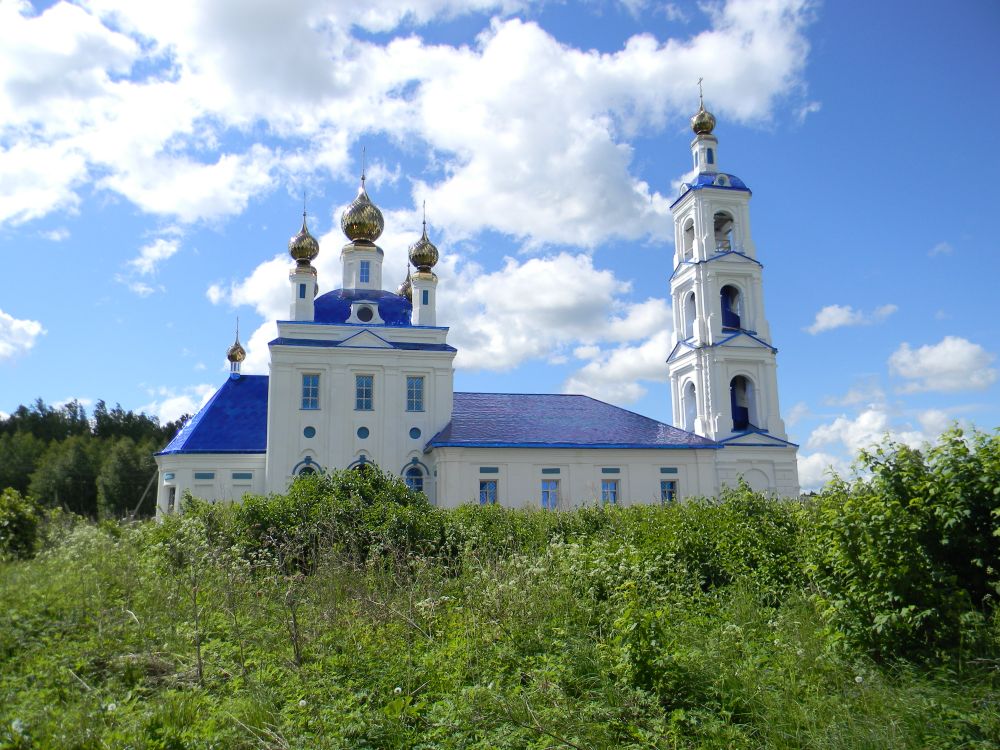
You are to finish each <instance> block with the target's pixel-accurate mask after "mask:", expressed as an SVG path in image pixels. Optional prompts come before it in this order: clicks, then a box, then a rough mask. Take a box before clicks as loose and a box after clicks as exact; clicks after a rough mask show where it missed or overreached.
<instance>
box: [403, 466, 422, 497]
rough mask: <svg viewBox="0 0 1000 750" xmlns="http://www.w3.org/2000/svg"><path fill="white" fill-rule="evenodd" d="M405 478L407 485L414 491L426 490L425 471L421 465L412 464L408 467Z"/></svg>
mask: <svg viewBox="0 0 1000 750" xmlns="http://www.w3.org/2000/svg"><path fill="white" fill-rule="evenodd" d="M404 479H405V480H406V486H407V487H409V488H410V489H411V490H413V491H414V492H423V491H424V472H423V471H422V470H421V468H420V467H419V466H411V467H410V468H409V469H407V470H406V475H405V477H404Z"/></svg>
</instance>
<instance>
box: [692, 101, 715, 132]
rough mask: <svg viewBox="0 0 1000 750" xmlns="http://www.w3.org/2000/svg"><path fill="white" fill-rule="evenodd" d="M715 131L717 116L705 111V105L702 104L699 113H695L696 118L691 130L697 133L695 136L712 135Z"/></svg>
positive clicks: (693, 118) (693, 120) (693, 119)
mask: <svg viewBox="0 0 1000 750" xmlns="http://www.w3.org/2000/svg"><path fill="white" fill-rule="evenodd" d="M714 129H715V115H713V114H712V113H711V112H709V111H708V110H707V109H705V103H704V102H702V103H701V105H700V106H699V107H698V111H697V112H695V113H694V117H692V118H691V130H693V131H694V132H695V135H711V134H712V131H713V130H714Z"/></svg>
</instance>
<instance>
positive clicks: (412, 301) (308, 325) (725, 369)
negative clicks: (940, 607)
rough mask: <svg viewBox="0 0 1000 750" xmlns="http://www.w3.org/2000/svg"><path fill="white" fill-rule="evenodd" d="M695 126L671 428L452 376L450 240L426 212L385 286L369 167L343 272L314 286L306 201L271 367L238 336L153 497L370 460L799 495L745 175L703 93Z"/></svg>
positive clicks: (601, 406) (388, 467)
mask: <svg viewBox="0 0 1000 750" xmlns="http://www.w3.org/2000/svg"><path fill="white" fill-rule="evenodd" d="M691 125H692V129H693V130H694V133H695V137H694V140H693V141H692V143H691V151H692V156H693V159H694V168H695V170H696V172H697V175H696V177H695V178H694V179H693V180H692V181H691V182H690V183H686V184H685V185H684V186H683V187H682V190H681V195H680V197H678V198H677V200H676V201H674V203H673V204H672V205H671V212H672V214H673V218H674V236H675V247H676V252H675V254H674V271H673V274H672V276H671V278H670V293H671V297H672V300H673V319H674V324H675V331H674V341H673V349H672V351H671V352H670V355H669V357H668V358H667V361H666V362H665V363H664V367H666V368H667V371H668V373H669V379H670V394H671V401H672V406H673V414H674V422H675V424H676V426H671V425H667V424H663V423H662V422H658V421H656V420H654V419H650V418H648V417H644V416H641V415H639V414H636V413H634V412H631V411H627V410H625V409H621V408H619V407H616V406H612V405H610V404H606V403H603V402H601V401H597V400H595V399H592V398H590V397H587V396H578V395H563V394H515V393H463V392H458V393H456V392H455V390H454V367H453V362H454V359H455V353H456V349H455V348H454V347H453V346H451V345H449V344H448V328H447V326H442V325H439V321H438V318H437V314H436V306H437V288H438V277H437V275H436V274H435V273H434V270H433V269H434V266H435V264H436V263H437V260H438V250H437V248H436V247H435V246H434V244H433V243H432V242H431V241H430V239H429V238H428V236H427V227H426V223H425V224H424V232H423V235H422V236H421V237H420V239H419V240H418V241H417V242H416V243H415V244H414V245H412V246H411V247H410V249H409V257H410V262H411V263H412V264H413V266H414V267H415V269H416V270H415V271H413V272H411V273H410V274H409V277H408V278H407V279H406V281H404V282H403V284H402V285H401V286H400V287H399V289H398V290H397V291H396V292H395V293H393V292H389V291H385V290H384V289H383V285H382V260H383V252H382V249H381V248H379V246H378V245H377V244H375V243H376V241H377V240H378V238H379V236H380V234H381V233H382V229H383V218H382V213H381V212H380V211H379V209H378V207H376V206H375V205H374V204H373V203H372V202H371V200H370V199H369V197H368V194H367V192H366V190H365V182H364V176H362V179H361V187H360V189H359V190H358V196H357V198H356V199H355V200H354V201H353V202H352V203H351V204H350V206H349V207H348V208H347V209H346V211H345V212H344V214H343V216H342V217H341V228H342V229H343V231H344V234H345V235H346V236H347V240H348V242H347V244H346V245H344V246H343V248H342V249H341V251H340V257H341V261H342V266H343V288H341V289H336V290H334V291H331V292H327V293H325V294H321V295H317V279H316V269H315V268H314V267H313V265H312V261H313V260H314V259H315V258H316V256H317V254H318V253H319V251H320V248H319V243H318V242H317V241H316V239H315V238H314V237H313V236H312V235H311V234H310V233H309V230H308V228H307V226H306V221H305V216H303V222H302V229H301V231H300V232H299V233H298V234H297V235H295V236H294V237H293V238H292V239H291V240H290V241H289V245H288V247H289V252H290V254H291V256H292V258H293V260H294V261H295V265H294V266H293V267H292V269H291V271H290V272H289V298H290V308H289V317H288V319H287V320H279V321H278V336H277V338H275V339H274V340H273V341H271V342H270V343H269V349H270V374H269V375H243V374H241V372H240V363H241V362H242V361H243V359H244V357H245V356H246V353H245V351H244V350H243V347H242V346H241V345H240V343H239V337H237V341H236V343H234V344H233V346H232V347H230V349H229V355H228V356H229V361H230V363H231V373H230V376H229V378H228V379H227V381H226V382H225V383H224V384H223V385H222V387H221V388H219V390H218V391H217V392H216V393H215V394H214V395H213V396H212V398H211V399H210V400H209V401H208V402H207V403H206V404H205V406H204V407H202V409H201V410H200V411H199V412H198V413H197V414H196V415H195V416H194V417H193V418H192V419H191V420H190V421H189V422H188V423H187V424H186V425H185V426H184V428H183V429H182V430H181V431H180V432H179V433H178V434H177V436H176V437H175V438H174V439H173V440H172V441H171V442H170V443H169V444H168V445H167V446H166V447H165V448H164V449H163V450H162V451H161V452H160V453H158V454H157V455H156V462H157V465H158V467H159V477H158V492H157V505H158V512H159V513H172V512H176V511H177V510H178V509H179V500H180V498H181V496H182V494H183V493H184V491H186V490H189V491H190V492H191V493H192V494H193V495H194V496H196V497H201V498H205V499H208V500H238V499H239V498H241V497H242V496H243V494H244V493H247V492H252V493H267V492H284V491H285V490H286V489H287V487H288V484H289V482H290V481H291V480H292V479H293V478H294V477H296V476H297V475H300V474H304V473H312V472H320V471H326V470H330V469H346V468H351V467H356V466H360V465H363V464H367V463H372V464H377V465H378V466H379V467H381V468H382V469H383V470H385V471H388V472H392V473H395V474H398V475H399V476H401V477H402V478H403V479H404V480H405V481H406V482H407V483H408V484H409V485H410V486H411V487H414V488H415V489H418V490H422V491H423V492H424V493H425V494H426V495H427V497H428V498H429V499H430V501H431V502H433V503H436V504H438V505H441V506H445V507H453V506H457V505H460V504H462V503H468V502H479V503H500V504H502V505H504V506H509V507H528V506H533V507H540V508H548V509H555V508H571V507H574V506H577V505H582V504H585V503H594V502H603V503H617V504H622V505H627V504H637V503H660V502H671V501H676V500H679V499H681V498H684V497H694V496H704V497H711V496H714V495H717V494H718V493H719V491H720V490H721V489H722V488H723V487H724V486H727V485H728V486H735V485H736V484H737V483H738V481H739V480H740V478H743V479H744V480H745V481H746V482H748V483H749V484H750V485H751V486H752V487H754V488H756V489H760V490H764V491H769V492H773V493H776V494H778V495H781V496H789V497H791V496H797V495H798V493H799V484H798V471H797V467H796V450H797V446H796V445H795V444H793V443H790V442H788V440H787V435H786V434H785V427H784V423H783V421H782V419H781V412H780V409H779V407H778V384H777V372H776V359H775V355H776V353H777V350H776V349H775V348H774V345H773V343H772V341H771V336H770V329H769V327H768V323H767V320H766V318H765V315H764V293H763V284H762V266H761V263H760V262H759V261H758V260H757V250H756V247H755V246H754V242H753V238H752V236H751V233H750V210H749V204H750V190H749V188H747V186H746V185H745V184H744V183H743V181H742V180H740V179H739V178H738V177H736V176H734V175H732V174H727V173H725V172H722V171H721V170H720V168H719V150H718V140H717V139H716V137H715V136H714V135H713V134H712V131H713V130H714V127H715V118H714V117H713V116H712V114H711V113H709V112H707V111H706V110H705V108H704V105H702V106H701V107H700V108H699V110H698V112H697V113H696V114H695V116H694V117H693V118H692V119H691ZM445 283H447V280H446V281H445Z"/></svg>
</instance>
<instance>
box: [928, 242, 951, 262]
mask: <svg viewBox="0 0 1000 750" xmlns="http://www.w3.org/2000/svg"><path fill="white" fill-rule="evenodd" d="M953 252H955V248H954V247H952V246H951V243H950V242H939V243H937V244H936V245H935V246H934V247H932V248H931V249H930V250H928V251H927V254H928V255H929V256H930V257H932V258H933V257H934V256H936V255H951V254H952V253H953Z"/></svg>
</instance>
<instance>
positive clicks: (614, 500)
mask: <svg viewBox="0 0 1000 750" xmlns="http://www.w3.org/2000/svg"><path fill="white" fill-rule="evenodd" d="M601 504H602V505H617V504H618V480H617V479H602V480H601Z"/></svg>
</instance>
